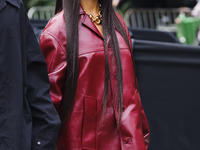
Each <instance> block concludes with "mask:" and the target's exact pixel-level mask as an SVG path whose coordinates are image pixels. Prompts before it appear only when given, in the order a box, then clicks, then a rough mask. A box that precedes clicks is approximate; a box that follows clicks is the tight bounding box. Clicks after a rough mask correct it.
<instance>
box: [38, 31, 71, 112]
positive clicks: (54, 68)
mask: <svg viewBox="0 0 200 150" xmlns="http://www.w3.org/2000/svg"><path fill="white" fill-rule="evenodd" d="M40 47H41V50H42V52H43V55H44V57H45V60H46V63H47V68H48V75H49V81H50V95H51V98H52V100H53V104H54V106H55V107H56V109H57V110H58V111H59V106H60V103H61V100H62V89H63V85H64V81H65V70H66V66H67V61H66V52H65V48H64V46H62V45H61V44H60V43H59V40H58V39H57V38H56V37H55V36H54V34H53V33H52V32H50V31H48V30H45V31H44V32H43V33H42V35H41V36H40Z"/></svg>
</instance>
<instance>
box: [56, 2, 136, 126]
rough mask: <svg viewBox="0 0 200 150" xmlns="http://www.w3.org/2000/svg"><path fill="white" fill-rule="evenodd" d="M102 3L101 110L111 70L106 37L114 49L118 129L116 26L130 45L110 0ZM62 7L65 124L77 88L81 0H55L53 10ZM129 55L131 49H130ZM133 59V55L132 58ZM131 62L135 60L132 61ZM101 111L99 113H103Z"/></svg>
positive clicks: (119, 79)
mask: <svg viewBox="0 0 200 150" xmlns="http://www.w3.org/2000/svg"><path fill="white" fill-rule="evenodd" d="M99 3H101V6H102V16H103V19H102V25H103V35H104V49H105V58H106V59H105V87H104V95H103V103H102V105H103V106H102V107H103V113H104V112H105V110H106V105H107V98H108V90H109V81H110V71H109V61H108V53H107V39H108V36H109V37H111V38H110V43H111V46H112V49H113V53H114V58H115V64H116V67H117V87H118V88H117V108H118V112H119V119H118V123H117V124H118V125H117V128H118V127H119V125H120V121H121V114H122V106H123V77H122V66H121V57H120V51H119V44H118V40H117V36H116V31H115V29H116V30H117V31H118V32H119V33H120V34H121V35H122V36H123V38H124V39H125V41H126V43H127V44H128V46H129V49H130V51H131V48H130V43H129V40H128V36H127V34H126V32H125V29H124V27H123V26H122V24H121V22H120V21H119V19H118V17H117V16H116V14H115V12H114V9H113V7H112V0H99ZM62 9H64V18H65V25H66V31H67V33H66V34H67V48H66V51H67V53H66V54H67V69H66V80H65V86H64V89H63V99H62V105H61V120H62V123H63V124H65V121H66V120H69V119H70V116H71V113H72V110H73V107H74V101H75V95H76V88H77V80H78V75H79V69H78V68H79V63H78V54H79V46H78V45H79V32H78V22H79V9H80V0H57V2H56V9H55V13H58V12H60V11H61V10H62ZM131 55H133V54H132V51H131ZM132 58H133V57H132ZM133 62H134V61H133ZM103 113H102V114H103Z"/></svg>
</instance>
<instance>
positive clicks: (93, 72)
mask: <svg viewBox="0 0 200 150" xmlns="http://www.w3.org/2000/svg"><path fill="white" fill-rule="evenodd" d="M56 10H57V14H56V15H55V17H53V18H52V19H51V20H50V21H49V23H48V24H47V26H46V28H45V29H44V31H43V33H42V35H41V37H40V46H41V49H42V51H43V54H44V56H45V59H46V62H47V66H48V72H49V80H50V85H51V87H50V88H51V97H52V100H53V103H54V105H55V107H56V109H57V110H58V112H59V114H60V117H61V120H62V128H61V131H60V135H59V139H58V142H57V150H82V149H84V150H86V149H87V150H121V149H122V150H146V149H147V147H148V144H149V127H148V123H147V119H146V116H145V113H144V110H143V107H142V104H141V101H140V96H139V92H138V86H137V82H136V76H135V73H134V63H133V57H132V56H133V53H132V49H131V39H130V36H129V33H128V30H127V27H126V25H125V23H124V21H123V19H122V18H121V17H120V16H119V15H118V14H116V13H115V12H114V10H113V8H112V0H101V1H98V0H63V4H62V1H61V0H58V1H57V9H56Z"/></svg>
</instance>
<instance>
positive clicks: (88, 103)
mask: <svg viewBox="0 0 200 150" xmlns="http://www.w3.org/2000/svg"><path fill="white" fill-rule="evenodd" d="M84 105H85V106H84V120H83V131H82V147H83V149H84V150H95V149H96V130H97V100H96V99H95V98H92V97H89V96H85V101H84Z"/></svg>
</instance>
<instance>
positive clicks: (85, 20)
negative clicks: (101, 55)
mask: <svg viewBox="0 0 200 150" xmlns="http://www.w3.org/2000/svg"><path fill="white" fill-rule="evenodd" d="M80 15H84V17H83V20H82V24H83V25H84V26H85V27H87V28H89V29H90V30H92V31H93V32H94V33H95V34H96V35H97V36H99V37H100V38H101V39H103V36H102V35H101V33H100V32H99V30H98V29H97V27H96V26H95V25H94V23H93V22H92V20H91V19H90V17H89V16H88V15H87V14H86V13H85V11H84V10H83V8H82V7H80Z"/></svg>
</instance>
